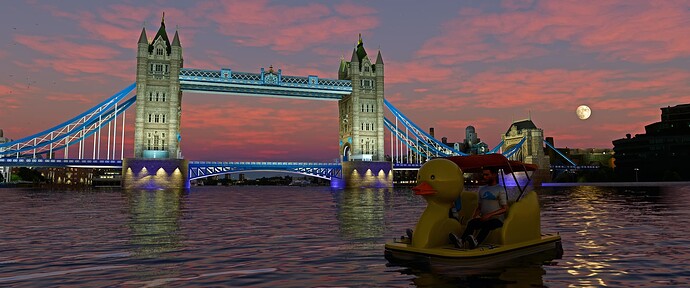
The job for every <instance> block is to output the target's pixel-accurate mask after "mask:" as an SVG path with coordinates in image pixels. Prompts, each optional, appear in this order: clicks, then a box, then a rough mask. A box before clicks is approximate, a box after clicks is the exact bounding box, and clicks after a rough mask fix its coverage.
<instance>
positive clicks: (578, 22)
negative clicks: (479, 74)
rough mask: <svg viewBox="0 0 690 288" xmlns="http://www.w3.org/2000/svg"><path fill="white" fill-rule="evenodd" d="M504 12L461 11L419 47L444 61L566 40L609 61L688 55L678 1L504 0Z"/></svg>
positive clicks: (521, 53)
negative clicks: (584, 3) (536, 1)
mask: <svg viewBox="0 0 690 288" xmlns="http://www.w3.org/2000/svg"><path fill="white" fill-rule="evenodd" d="M503 6H504V8H508V9H507V10H504V11H480V10H476V9H463V10H461V11H460V13H459V16H458V17H457V18H456V19H453V20H450V21H448V22H446V23H445V25H444V26H443V27H444V28H443V31H442V34H441V35H439V36H437V37H433V38H430V39H429V40H427V42H426V43H425V44H424V45H423V46H422V48H421V49H420V50H419V51H418V55H420V56H422V57H434V58H435V59H436V61H437V62H439V63H443V64H448V65H450V64H457V63H462V62H470V61H484V62H494V61H502V60H511V59H521V58H533V57H536V56H541V55H546V54H548V53H550V52H548V51H547V50H545V49H544V46H543V45H549V44H558V43H559V42H566V43H570V45H571V46H573V48H574V49H580V50H582V51H585V52H596V53H600V57H601V59H605V60H608V61H611V60H623V61H629V62H640V63H649V62H659V61H668V60H670V59H674V58H677V57H686V56H688V55H690V39H688V38H687V37H685V36H684V35H688V34H690V26H688V25H685V24H686V19H687V18H688V17H690V9H688V8H690V4H688V3H685V2H677V1H664V2H647V1H605V2H597V3H588V4H587V5H582V3H581V2H579V1H558V2H550V1H542V2H538V3H537V4H533V3H530V2H525V1H510V2H504V5H503Z"/></svg>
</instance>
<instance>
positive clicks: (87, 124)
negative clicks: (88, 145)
mask: <svg viewBox="0 0 690 288" xmlns="http://www.w3.org/2000/svg"><path fill="white" fill-rule="evenodd" d="M135 87H136V84H131V85H129V86H127V88H125V89H123V90H122V91H120V92H118V93H116V94H115V95H113V96H111V97H110V98H108V99H106V100H105V101H103V102H102V103H100V104H98V105H96V106H94V107H93V108H91V109H89V110H87V111H86V112H84V113H82V114H79V115H78V116H76V117H74V118H72V119H70V120H68V121H66V122H64V123H62V124H60V125H57V126H55V127H53V128H50V129H48V130H45V131H43V132H40V133H36V134H34V135H31V136H28V137H24V138H21V139H19V140H15V141H12V142H8V143H4V144H0V148H4V149H0V156H4V157H7V156H10V155H16V154H17V153H19V154H21V153H22V152H26V151H34V150H35V154H37V155H38V154H45V153H49V152H50V151H51V150H52V151H55V150H59V149H62V148H64V147H66V146H69V145H70V143H71V142H72V143H73V142H74V141H79V140H81V139H83V138H84V137H86V136H88V135H91V134H93V132H94V131H95V130H96V129H97V128H100V127H102V126H103V125H104V124H106V123H107V122H108V121H111V120H112V119H115V117H111V116H115V115H117V114H119V113H121V112H122V111H124V110H126V109H127V108H129V107H130V106H131V105H132V104H133V103H134V101H135V98H134V97H132V98H130V99H129V100H127V101H126V102H124V103H122V104H120V105H119V107H117V110H115V106H117V103H118V102H119V101H121V100H122V99H123V98H124V97H125V96H127V94H129V93H130V92H132V90H134V88H135ZM99 117H100V123H101V125H100V126H99V125H98V122H99ZM106 120H107V121H106Z"/></svg>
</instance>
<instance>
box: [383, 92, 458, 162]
mask: <svg viewBox="0 0 690 288" xmlns="http://www.w3.org/2000/svg"><path fill="white" fill-rule="evenodd" d="M383 103H384V104H385V105H386V107H388V110H390V111H391V113H393V115H394V116H395V118H397V119H398V120H400V121H401V122H402V124H403V125H404V126H405V127H406V128H407V129H408V130H409V132H410V133H412V134H413V135H414V137H415V138H417V139H420V140H422V142H425V143H427V144H428V145H431V146H433V147H434V149H435V150H436V151H442V154H441V155H437V156H457V155H462V156H467V153H464V152H461V151H458V150H455V149H453V148H450V147H448V146H446V145H445V144H443V143H442V142H440V141H438V140H436V138H434V137H431V135H429V134H427V133H426V132H424V130H423V129H421V128H419V126H417V124H414V123H413V122H412V121H410V119H409V118H407V117H406V116H405V115H404V114H402V112H400V110H398V109H397V108H395V107H394V106H393V104H391V103H390V102H388V100H386V99H383Z"/></svg>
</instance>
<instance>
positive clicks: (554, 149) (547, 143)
mask: <svg viewBox="0 0 690 288" xmlns="http://www.w3.org/2000/svg"><path fill="white" fill-rule="evenodd" d="M544 144H546V146H547V147H549V148H551V150H553V151H556V153H558V155H561V157H563V159H565V160H566V161H568V163H570V164H572V165H573V166H577V164H575V162H573V160H570V159H568V157H565V155H563V153H561V151H558V149H556V148H555V147H553V145H551V143H549V142H548V141H544Z"/></svg>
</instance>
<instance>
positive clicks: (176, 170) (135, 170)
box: [122, 158, 189, 190]
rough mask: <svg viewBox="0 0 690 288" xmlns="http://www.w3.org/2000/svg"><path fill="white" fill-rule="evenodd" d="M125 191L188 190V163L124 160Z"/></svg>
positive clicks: (183, 161) (174, 160) (162, 160)
mask: <svg viewBox="0 0 690 288" xmlns="http://www.w3.org/2000/svg"><path fill="white" fill-rule="evenodd" d="M122 187H123V188H125V189H175V190H179V189H189V161H187V160H185V159H144V158H125V159H124V160H122Z"/></svg>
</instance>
